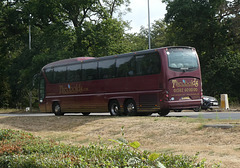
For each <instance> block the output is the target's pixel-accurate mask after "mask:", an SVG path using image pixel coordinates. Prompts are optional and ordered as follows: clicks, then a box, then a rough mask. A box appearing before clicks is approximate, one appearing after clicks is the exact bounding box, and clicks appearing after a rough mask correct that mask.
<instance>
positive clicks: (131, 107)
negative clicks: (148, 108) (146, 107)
mask: <svg viewBox="0 0 240 168" xmlns="http://www.w3.org/2000/svg"><path fill="white" fill-rule="evenodd" d="M124 113H125V114H126V115H129V116H135V115H137V108H136V103H135V101H134V100H133V99H128V100H127V101H126V103H125V105H124Z"/></svg>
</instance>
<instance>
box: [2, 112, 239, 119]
mask: <svg viewBox="0 0 240 168" xmlns="http://www.w3.org/2000/svg"><path fill="white" fill-rule="evenodd" d="M73 115H78V116H81V115H82V113H66V114H65V116H73ZM0 116H8V117H11V116H15V117H16V116H18V117H21V116H25V117H26V116H31V117H34V116H36V117H41V116H54V114H53V113H1V114H0ZM89 116H110V114H109V113H91V114H90V115H89ZM151 117H160V116H159V115H158V114H157V113H154V114H152V115H151ZM166 117H189V118H204V119H229V120H238V119H240V111H237V112H171V113H169V114H168V115H167V116H166Z"/></svg>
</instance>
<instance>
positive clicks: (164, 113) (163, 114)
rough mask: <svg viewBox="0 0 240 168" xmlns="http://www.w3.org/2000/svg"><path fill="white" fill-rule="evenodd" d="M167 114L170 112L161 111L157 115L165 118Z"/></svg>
mask: <svg viewBox="0 0 240 168" xmlns="http://www.w3.org/2000/svg"><path fill="white" fill-rule="evenodd" d="M169 112H170V110H161V111H160V112H159V113H158V114H159V115H160V116H166V115H168V113H169Z"/></svg>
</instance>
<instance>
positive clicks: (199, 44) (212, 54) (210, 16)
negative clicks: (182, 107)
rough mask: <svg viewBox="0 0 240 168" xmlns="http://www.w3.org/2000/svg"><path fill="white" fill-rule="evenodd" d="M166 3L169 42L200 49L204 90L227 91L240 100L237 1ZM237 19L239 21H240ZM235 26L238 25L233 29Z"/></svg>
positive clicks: (176, 0)
mask: <svg viewBox="0 0 240 168" xmlns="http://www.w3.org/2000/svg"><path fill="white" fill-rule="evenodd" d="M163 2H165V3H166V4H167V14H166V15H165V21H166V23H167V29H166V43H167V44H168V45H187V46H193V47H195V48H196V49H197V52H198V54H199V57H200V62H201V70H202V80H203V91H204V94H206V95H212V96H216V95H219V94H222V93H228V94H229V96H230V97H233V98H234V97H236V98H238V100H240V96H239V94H237V93H239V91H238V88H237V87H236V85H238V84H239V75H238V76H236V74H239V60H240V55H239V45H240V43H239V33H240V25H239V14H240V13H239V10H240V8H239V7H240V4H239V1H238V0H234V1H227V0H210V1H202V0H175V1H171V0H163ZM237 22H238V24H237ZM233 27H235V28H233Z"/></svg>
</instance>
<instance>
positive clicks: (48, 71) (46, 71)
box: [45, 68, 54, 83]
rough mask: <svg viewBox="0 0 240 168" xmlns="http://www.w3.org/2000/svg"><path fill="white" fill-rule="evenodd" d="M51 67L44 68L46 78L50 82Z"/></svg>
mask: <svg viewBox="0 0 240 168" xmlns="http://www.w3.org/2000/svg"><path fill="white" fill-rule="evenodd" d="M53 73H54V71H53V68H47V69H46V70H45V74H46V77H47V80H48V81H49V82H50V83H54V81H53Z"/></svg>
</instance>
